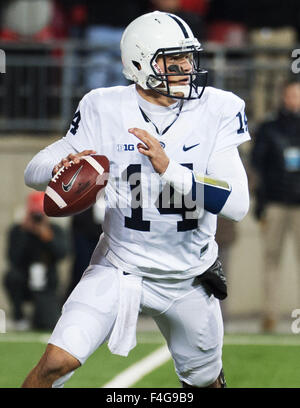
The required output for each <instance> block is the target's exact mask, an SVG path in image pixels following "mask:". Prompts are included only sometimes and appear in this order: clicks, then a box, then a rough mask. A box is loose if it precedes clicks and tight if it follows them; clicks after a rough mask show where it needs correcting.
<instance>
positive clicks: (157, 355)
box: [102, 346, 171, 388]
mask: <svg viewBox="0 0 300 408" xmlns="http://www.w3.org/2000/svg"><path fill="white" fill-rule="evenodd" d="M170 358H171V354H170V352H169V350H168V347H167V346H163V347H161V348H159V349H158V350H156V351H154V352H153V353H151V354H149V356H147V357H145V358H143V359H142V360H140V361H139V362H138V363H135V364H133V365H132V366H131V367H129V368H127V369H126V370H124V371H123V372H122V373H121V374H119V375H117V376H116V377H115V378H113V379H112V380H111V381H110V382H108V383H106V384H104V385H103V387H102V388H128V387H130V386H131V385H133V384H135V383H136V382H137V381H139V380H140V379H141V378H142V377H144V376H145V375H146V374H148V373H150V372H151V371H153V370H155V368H157V367H159V366H161V365H162V364H164V363H165V362H167V361H168V360H170Z"/></svg>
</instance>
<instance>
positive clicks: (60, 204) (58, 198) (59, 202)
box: [45, 186, 67, 208]
mask: <svg viewBox="0 0 300 408" xmlns="http://www.w3.org/2000/svg"><path fill="white" fill-rule="evenodd" d="M45 194H47V196H49V197H50V198H51V200H52V201H54V202H55V204H56V205H57V206H58V207H59V208H64V207H66V206H67V203H66V202H65V200H63V199H62V198H61V196H60V195H59V194H57V192H56V191H55V190H53V188H51V187H49V186H48V187H47V188H46V191H45Z"/></svg>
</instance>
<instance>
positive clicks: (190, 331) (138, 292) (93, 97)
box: [23, 11, 250, 388]
mask: <svg viewBox="0 0 300 408" xmlns="http://www.w3.org/2000/svg"><path fill="white" fill-rule="evenodd" d="M201 51H202V48H201V45H200V43H199V42H198V40H197V39H196V38H195V37H194V36H193V33H192V31H191V30H190V28H189V26H188V25H187V24H186V23H185V22H184V21H183V20H182V19H180V18H179V17H177V16H176V15H173V14H168V13H163V12H158V11H155V12H152V13H148V14H145V15H142V16H140V17H139V18H137V19H136V20H134V21H133V22H131V23H130V24H129V26H128V27H127V28H126V29H125V31H124V34H123V36H122V40H121V55H122V62H123V66H124V69H123V72H124V75H125V77H126V78H127V79H129V80H131V81H132V82H133V84H132V85H128V86H117V87H108V88H99V89H94V90H92V91H91V92H89V93H88V94H86V95H85V96H84V97H83V98H82V100H81V101H80V103H79V106H78V109H77V110H76V112H75V115H74V118H73V121H72V123H71V126H70V129H69V131H68V132H67V134H66V136H65V137H63V138H62V139H61V140H59V141H57V142H55V143H53V144H52V145H50V146H48V147H46V148H45V149H44V150H42V151H40V152H39V153H38V154H37V155H36V156H35V157H33V159H32V160H31V161H30V163H29V164H28V166H27V168H26V170H25V182H26V184H27V185H28V186H30V187H32V188H35V189H37V190H42V189H44V188H45V186H46V185H47V183H48V182H49V180H50V179H51V177H52V176H53V174H55V173H56V172H57V171H58V170H59V169H60V168H61V167H62V166H66V167H68V166H69V163H70V161H71V160H73V161H75V162H78V161H80V159H81V157H82V156H84V155H89V154H102V155H105V156H107V157H108V158H109V161H110V173H109V180H108V183H107V186H106V188H105V197H104V199H105V216H104V219H103V224H102V228H103V234H101V236H100V239H99V242H98V245H97V246H96V248H95V251H94V253H93V255H92V258H91V261H90V265H89V266H88V268H87V269H86V270H85V271H83V275H82V278H81V280H80V282H79V283H78V285H77V286H76V288H75V289H74V290H73V292H72V293H71V295H70V296H69V298H68V299H67V301H66V302H65V304H64V306H63V310H62V314H61V317H60V319H59V320H58V322H57V325H56V327H55V329H54V331H53V333H52V335H51V337H50V339H49V343H48V345H47V347H46V350H45V353H44V355H43V356H42V358H41V359H40V361H39V363H38V364H37V366H36V367H34V368H33V370H32V371H31V372H30V373H29V374H28V376H27V378H26V379H25V381H24V384H23V386H24V387H62V386H63V385H64V383H65V382H66V381H67V380H68V379H69V378H70V376H71V375H72V374H73V373H74V371H75V370H76V368H78V367H79V366H80V365H82V364H84V362H85V361H86V359H87V358H88V357H89V356H90V355H91V354H92V353H93V352H94V351H95V350H96V349H97V348H98V347H99V346H101V345H102V344H103V343H104V342H106V341H107V342H108V347H109V349H110V350H111V352H112V353H115V354H119V355H123V356H127V355H128V353H129V351H130V350H131V349H132V348H133V347H135V345H136V324H137V319H138V315H139V312H143V314H145V315H149V316H151V317H152V318H153V319H154V320H155V322H156V324H157V326H158V328H159V329H160V331H161V332H162V334H163V336H164V337H165V339H166V342H167V344H168V347H169V350H170V353H171V355H172V358H173V360H174V365H175V370H176V374H177V375H178V378H179V380H180V382H181V384H182V386H183V387H196V388H202V387H216V388H221V387H224V386H225V384H226V383H225V379H224V375H223V370H222V344H223V323H222V316H221V312H220V305H219V299H223V298H224V297H225V296H226V283H225V278H224V276H223V274H222V266H221V263H220V261H219V260H218V247H217V244H216V242H215V239H214V236H215V232H216V225H217V217H218V216H223V217H227V218H230V219H232V220H235V221H240V220H241V219H242V218H243V217H244V216H245V215H246V213H247V211H248V208H249V193H248V183H247V176H246V172H245V169H244V167H243V164H242V162H241V160H240V157H239V153H238V149H237V146H238V145H240V144H241V143H243V142H245V141H247V140H249V139H250V136H249V133H248V127H247V118H246V116H245V112H244V108H245V104H244V102H243V100H241V99H240V98H239V97H237V96H236V95H234V94H232V93H230V92H225V91H223V90H219V89H215V88H213V87H206V76H207V72H206V71H205V70H204V69H202V68H200V54H201Z"/></svg>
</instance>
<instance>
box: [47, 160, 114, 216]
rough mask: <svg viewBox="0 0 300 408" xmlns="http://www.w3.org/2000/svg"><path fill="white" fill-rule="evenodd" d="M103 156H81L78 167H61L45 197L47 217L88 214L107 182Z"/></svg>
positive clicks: (70, 165) (106, 164) (107, 162)
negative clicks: (86, 212) (83, 212)
mask: <svg viewBox="0 0 300 408" xmlns="http://www.w3.org/2000/svg"><path fill="white" fill-rule="evenodd" d="M108 174H109V160H108V158H107V157H106V156H101V155H87V156H82V157H81V158H80V161H79V160H77V163H75V162H74V161H72V160H71V161H70V162H69V163H68V166H67V167H65V166H62V167H61V168H60V169H59V170H58V171H57V173H56V174H55V175H54V176H53V177H52V179H51V180H50V182H49V184H48V186H47V188H46V190H45V197H44V211H45V213H46V215H48V216H49V217H66V216H68V215H74V214H78V213H80V212H82V211H85V210H87V209H88V208H89V207H91V206H92V205H94V204H95V202H96V200H97V196H98V193H99V192H100V190H102V189H103V188H104V187H105V186H106V184H107V181H108Z"/></svg>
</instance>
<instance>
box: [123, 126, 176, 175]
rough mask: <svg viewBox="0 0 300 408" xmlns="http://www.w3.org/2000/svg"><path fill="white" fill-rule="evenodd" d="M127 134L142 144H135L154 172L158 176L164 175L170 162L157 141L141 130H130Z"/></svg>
mask: <svg viewBox="0 0 300 408" xmlns="http://www.w3.org/2000/svg"><path fill="white" fill-rule="evenodd" d="M128 132H129V133H132V134H133V135H135V136H136V137H137V138H138V139H140V140H141V141H142V142H143V143H138V144H137V148H138V151H139V152H140V153H142V154H143V155H145V156H148V157H149V160H150V161H151V164H152V166H153V168H154V170H155V171H156V172H157V173H159V174H162V173H164V172H165V171H166V170H167V167H168V165H169V161H170V160H169V158H168V156H167V155H166V153H165V151H164V149H163V148H162V146H161V145H160V143H159V141H158V140H157V139H156V138H155V137H153V136H151V135H150V134H149V133H148V132H146V130H143V129H139V128H131V129H128Z"/></svg>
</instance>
